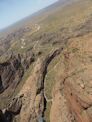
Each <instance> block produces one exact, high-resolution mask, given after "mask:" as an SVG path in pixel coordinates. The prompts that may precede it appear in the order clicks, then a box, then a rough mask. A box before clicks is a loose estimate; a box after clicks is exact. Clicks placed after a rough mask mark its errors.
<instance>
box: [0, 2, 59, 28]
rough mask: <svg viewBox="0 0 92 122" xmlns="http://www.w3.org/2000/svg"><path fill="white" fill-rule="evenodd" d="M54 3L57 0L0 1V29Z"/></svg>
mask: <svg viewBox="0 0 92 122" xmlns="http://www.w3.org/2000/svg"><path fill="white" fill-rule="evenodd" d="M56 1H57V0H0V29H2V28H5V27H7V26H9V25H11V24H13V23H15V22H17V21H19V20H21V19H22V18H24V17H26V16H29V15H31V14H32V13H34V12H36V11H38V10H40V9H42V8H44V7H46V6H48V5H50V4H52V3H54V2H56Z"/></svg>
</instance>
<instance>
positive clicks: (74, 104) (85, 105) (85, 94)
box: [50, 35, 92, 122]
mask: <svg viewBox="0 0 92 122" xmlns="http://www.w3.org/2000/svg"><path fill="white" fill-rule="evenodd" d="M88 37H89V40H87V38H88ZM91 43H92V41H91V35H88V36H84V37H83V38H82V39H81V38H80V39H75V42H74V41H69V43H68V46H67V49H66V50H65V51H64V53H63V55H64V59H63V63H62V65H61V66H62V67H64V68H63V73H61V75H60V78H59V82H58V81H57V83H56V85H55V87H54V88H53V92H52V98H53V101H52V106H51V111H50V121H51V122H56V121H57V122H61V121H62V122H72V121H73V122H91V121H92V82H91V81H92V76H91V74H92V60H91V56H92V53H91V52H92V48H91ZM63 65H64V66H63Z"/></svg>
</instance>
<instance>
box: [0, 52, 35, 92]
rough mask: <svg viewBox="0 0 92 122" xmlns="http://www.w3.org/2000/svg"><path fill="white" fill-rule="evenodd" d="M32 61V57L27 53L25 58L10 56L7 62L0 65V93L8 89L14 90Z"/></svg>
mask: <svg viewBox="0 0 92 122" xmlns="http://www.w3.org/2000/svg"><path fill="white" fill-rule="evenodd" d="M33 61H34V55H33V54H32V53H27V54H26V56H25V57H23V56H21V55H20V54H18V55H14V54H13V55H11V57H10V58H9V60H7V61H6V62H4V63H2V64H0V92H3V91H4V90H5V89H7V88H8V87H11V88H12V89H14V88H16V86H17V85H18V83H19V82H20V81H21V79H22V77H23V75H24V72H25V70H26V69H28V67H29V66H30V65H31V63H32V62H33Z"/></svg>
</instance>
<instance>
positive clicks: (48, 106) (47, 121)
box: [44, 102, 52, 122]
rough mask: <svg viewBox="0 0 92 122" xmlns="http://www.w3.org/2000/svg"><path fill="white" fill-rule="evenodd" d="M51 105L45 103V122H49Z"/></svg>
mask: <svg viewBox="0 0 92 122" xmlns="http://www.w3.org/2000/svg"><path fill="white" fill-rule="evenodd" d="M51 105H52V103H51V102H49V103H47V106H46V111H45V113H44V119H45V120H46V122H50V110H51Z"/></svg>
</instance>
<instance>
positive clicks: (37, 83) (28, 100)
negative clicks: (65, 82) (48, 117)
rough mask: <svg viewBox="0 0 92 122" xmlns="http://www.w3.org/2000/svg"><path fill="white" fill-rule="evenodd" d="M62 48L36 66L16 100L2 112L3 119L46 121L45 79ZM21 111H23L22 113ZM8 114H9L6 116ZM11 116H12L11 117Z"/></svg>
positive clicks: (21, 121)
mask: <svg viewBox="0 0 92 122" xmlns="http://www.w3.org/2000/svg"><path fill="white" fill-rule="evenodd" d="M61 50H62V48H60V49H57V50H55V51H53V52H51V54H49V55H48V56H46V58H45V59H43V58H41V59H39V58H38V60H37V61H36V63H35V64H34V66H35V67H34V69H33V72H32V75H31V76H30V77H29V78H28V80H27V81H26V82H25V84H24V86H23V87H22V89H21V90H20V93H19V94H18V95H17V97H16V98H14V99H13V100H11V103H10V105H9V106H7V108H6V109H5V111H4V112H3V111H2V113H1V114H2V115H3V116H1V119H2V118H3V117H4V119H5V120H6V122H8V119H9V121H10V122H11V121H13V120H14V121H18V122H19V121H20V122H25V121H26V122H27V121H28V122H29V121H30V122H36V121H38V122H40V121H44V111H45V107H46V99H45V97H44V78H45V75H46V72H47V67H48V64H49V63H50V62H51V60H52V59H53V58H54V57H55V56H57V55H59V54H60V52H61ZM20 110H21V111H20ZM6 112H8V113H9V114H8V115H7V116H6ZM10 115H11V116H10ZM24 116H25V118H24Z"/></svg>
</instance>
